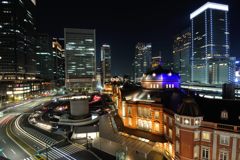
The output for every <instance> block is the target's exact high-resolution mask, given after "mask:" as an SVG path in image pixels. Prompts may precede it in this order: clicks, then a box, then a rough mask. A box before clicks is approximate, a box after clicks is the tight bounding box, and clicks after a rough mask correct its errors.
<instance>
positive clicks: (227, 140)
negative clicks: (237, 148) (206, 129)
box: [219, 135, 230, 146]
mask: <svg viewBox="0 0 240 160" xmlns="http://www.w3.org/2000/svg"><path fill="white" fill-rule="evenodd" d="M219 143H220V144H221V145H226V146H229V144H230V137H229V136H226V135H220V141H219Z"/></svg>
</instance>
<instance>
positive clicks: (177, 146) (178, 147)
mask: <svg viewBox="0 0 240 160" xmlns="http://www.w3.org/2000/svg"><path fill="white" fill-rule="evenodd" d="M176 152H177V153H180V146H179V141H176Z"/></svg>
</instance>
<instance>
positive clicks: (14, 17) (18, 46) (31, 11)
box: [0, 0, 39, 100]
mask: <svg viewBox="0 0 240 160" xmlns="http://www.w3.org/2000/svg"><path fill="white" fill-rule="evenodd" d="M0 10H1V13H0V17H1V18H0V34H1V36H0V42H1V43H0V50H1V52H0V74H1V75H0V81H1V88H2V90H1V92H2V93H1V95H2V96H4V97H6V96H7V97H9V98H10V99H12V100H22V99H25V98H27V97H28V96H29V95H31V92H32V91H33V92H35V91H38V89H39V82H37V81H36V54H35V42H36V38H35V34H36V26H35V11H36V3H35V1H31V0H21V1H16V0H7V1H1V3H0Z"/></svg>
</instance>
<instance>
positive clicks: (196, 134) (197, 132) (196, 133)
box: [194, 131, 200, 141]
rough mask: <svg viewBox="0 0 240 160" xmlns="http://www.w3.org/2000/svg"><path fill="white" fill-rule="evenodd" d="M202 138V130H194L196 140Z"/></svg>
mask: <svg viewBox="0 0 240 160" xmlns="http://www.w3.org/2000/svg"><path fill="white" fill-rule="evenodd" d="M199 139H200V131H195V132H194V140H195V141H196V140H199Z"/></svg>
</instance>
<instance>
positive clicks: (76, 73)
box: [64, 28, 96, 92]
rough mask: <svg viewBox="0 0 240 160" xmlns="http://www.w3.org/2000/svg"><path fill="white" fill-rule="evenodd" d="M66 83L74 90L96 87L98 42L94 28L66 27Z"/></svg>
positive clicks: (80, 90) (86, 89) (81, 90)
mask: <svg viewBox="0 0 240 160" xmlns="http://www.w3.org/2000/svg"><path fill="white" fill-rule="evenodd" d="M64 38H65V74H66V76H65V82H66V83H65V85H66V87H67V88H68V89H69V90H70V91H72V92H85V91H90V90H94V89H95V86H96V84H95V82H96V81H95V73H96V42H95V30H93V29H74V28H65V29H64Z"/></svg>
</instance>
